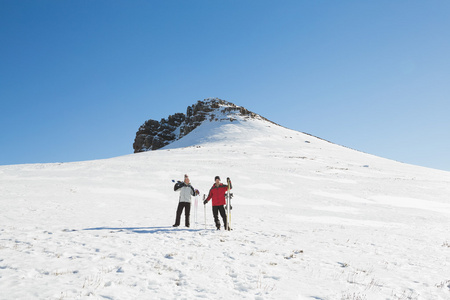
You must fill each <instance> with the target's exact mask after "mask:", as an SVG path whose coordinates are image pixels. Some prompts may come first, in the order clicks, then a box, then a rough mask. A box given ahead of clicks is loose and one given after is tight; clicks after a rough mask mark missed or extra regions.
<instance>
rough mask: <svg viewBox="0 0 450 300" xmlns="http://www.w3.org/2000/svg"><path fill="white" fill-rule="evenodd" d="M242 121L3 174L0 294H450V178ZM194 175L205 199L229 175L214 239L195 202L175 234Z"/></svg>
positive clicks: (95, 296) (283, 296)
mask: <svg viewBox="0 0 450 300" xmlns="http://www.w3.org/2000/svg"><path fill="white" fill-rule="evenodd" d="M234 118H236V120H235V121H230V120H222V121H217V122H214V121H213V122H210V121H205V122H204V123H203V124H202V125H201V126H200V127H198V128H197V129H195V130H194V131H193V132H192V133H190V134H189V135H187V136H186V137H184V138H182V139H181V140H179V141H176V142H174V143H173V144H171V145H169V146H168V147H166V148H164V149H161V150H157V151H152V152H145V153H139V154H132V155H127V156H123V157H117V158H112V159H105V160H97V161H84V162H76V163H55V164H32V165H12V166H2V167H0V299H8V300H9V299H197V298H200V299H450V173H449V172H444V171H438V170H433V169H428V168H423V167H418V166H412V165H407V164H403V163H399V162H395V161H391V160H387V159H383V158H380V157H376V156H373V155H369V154H366V153H361V152H358V151H355V150H352V149H349V148H345V147H342V146H338V145H335V144H332V143H329V142H326V141H324V140H321V139H318V138H315V137H313V136H310V135H307V134H303V133H300V132H297V131H293V130H289V129H286V128H284V127H281V126H277V125H275V124H273V123H270V122H267V121H264V120H262V119H258V118H257V119H245V118H243V117H236V116H235V117H234ZM185 173H187V174H188V175H189V176H190V178H191V182H192V185H193V186H194V188H197V189H199V190H200V192H201V196H202V195H203V194H205V193H208V191H209V188H210V187H211V186H212V184H213V182H214V177H215V176H216V175H219V176H221V178H222V181H223V182H224V181H225V180H226V177H230V178H231V180H232V183H233V187H234V189H233V193H234V198H233V203H232V206H233V210H232V223H231V226H232V228H233V229H234V230H232V231H230V232H228V231H224V230H221V231H217V230H215V226H214V222H213V218H212V209H211V202H210V203H208V204H207V205H206V228H205V223H204V220H205V214H204V205H203V203H202V202H201V199H200V200H199V204H198V208H197V209H195V204H193V208H192V214H191V227H190V228H185V227H183V226H180V227H178V228H173V227H172V224H173V223H174V221H175V211H176V207H177V204H178V193H177V192H174V191H173V182H172V179H176V180H182V179H183V175H184V174H185ZM200 198H201V197H200ZM193 202H195V201H194V198H193ZM195 211H196V212H197V222H195V220H194V214H195ZM181 222H182V223H181V224H182V225H183V224H184V215H183V216H182V221H181Z"/></svg>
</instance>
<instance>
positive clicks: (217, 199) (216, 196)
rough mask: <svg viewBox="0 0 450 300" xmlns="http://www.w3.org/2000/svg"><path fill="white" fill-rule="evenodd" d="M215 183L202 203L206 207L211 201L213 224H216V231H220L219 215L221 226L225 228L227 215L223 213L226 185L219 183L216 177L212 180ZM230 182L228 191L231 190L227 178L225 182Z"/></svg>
mask: <svg viewBox="0 0 450 300" xmlns="http://www.w3.org/2000/svg"><path fill="white" fill-rule="evenodd" d="M214 180H215V183H214V185H213V186H212V188H211V189H210V190H209V194H208V198H206V200H205V201H204V202H203V204H205V205H206V203H208V201H209V200H211V199H212V211H213V216H214V222H215V223H216V228H217V230H220V221H219V213H220V216H221V217H222V220H223V226H224V228H225V229H226V228H227V215H226V213H225V208H224V205H226V204H227V203H226V200H225V193H226V192H227V190H228V185H225V184H223V183H220V177H219V176H216V177H215V178H214ZM228 181H229V182H230V189H232V188H233V187H232V185H231V181H230V178H227V182H228Z"/></svg>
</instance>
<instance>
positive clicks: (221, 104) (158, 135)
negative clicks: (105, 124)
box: [133, 98, 273, 153]
mask: <svg viewBox="0 0 450 300" xmlns="http://www.w3.org/2000/svg"><path fill="white" fill-rule="evenodd" d="M237 116H241V117H244V119H248V118H252V119H261V120H265V121H269V120H267V119H266V118H264V117H262V116H260V115H258V114H256V113H254V112H251V111H249V110H248V109H246V108H244V107H242V106H237V105H235V104H234V103H231V102H228V101H225V100H222V99H219V98H207V99H204V100H199V101H197V103H195V104H193V105H191V106H188V107H187V109H186V113H176V114H174V115H170V116H169V117H168V118H163V119H161V121H156V120H151V119H150V120H147V121H145V122H144V124H142V125H141V126H140V127H139V130H138V131H137V132H136V138H135V140H134V143H133V149H134V153H137V152H144V151H150V150H157V149H160V148H162V147H164V146H167V145H169V144H171V143H172V142H174V141H176V140H179V139H181V138H182V137H184V136H186V135H188V134H189V133H190V132H191V131H192V130H194V129H195V128H197V127H198V126H199V125H200V124H202V123H203V122H205V121H210V122H221V121H234V120H236V117H237ZM269 122H271V121H269ZM272 123H273V122H272Z"/></svg>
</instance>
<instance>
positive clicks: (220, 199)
mask: <svg viewBox="0 0 450 300" xmlns="http://www.w3.org/2000/svg"><path fill="white" fill-rule="evenodd" d="M230 188H231V187H230ZM227 190H228V186H227V185H224V184H223V183H221V184H219V186H216V185H215V184H214V185H213V186H212V188H211V189H210V190H209V194H208V198H206V201H209V200H210V199H212V206H220V205H225V204H227V202H226V201H225V193H226V192H227Z"/></svg>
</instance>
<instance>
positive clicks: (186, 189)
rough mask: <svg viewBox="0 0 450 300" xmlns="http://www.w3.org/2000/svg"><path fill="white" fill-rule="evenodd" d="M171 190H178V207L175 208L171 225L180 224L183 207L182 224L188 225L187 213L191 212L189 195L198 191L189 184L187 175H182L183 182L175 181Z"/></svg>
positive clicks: (193, 194)
mask: <svg viewBox="0 0 450 300" xmlns="http://www.w3.org/2000/svg"><path fill="white" fill-rule="evenodd" d="M173 190H174V191H179V192H180V198H179V201H178V208H177V216H176V219H175V224H173V227H178V226H180V221H181V214H182V212H183V209H184V217H185V221H184V222H185V223H184V224H185V225H186V227H189V215H190V212H191V196H195V195H198V194H199V191H198V190H195V189H194V188H193V187H192V186H191V183H190V180H189V177H188V176H187V175H184V182H181V181H178V182H177V183H175V186H174V187H173Z"/></svg>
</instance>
